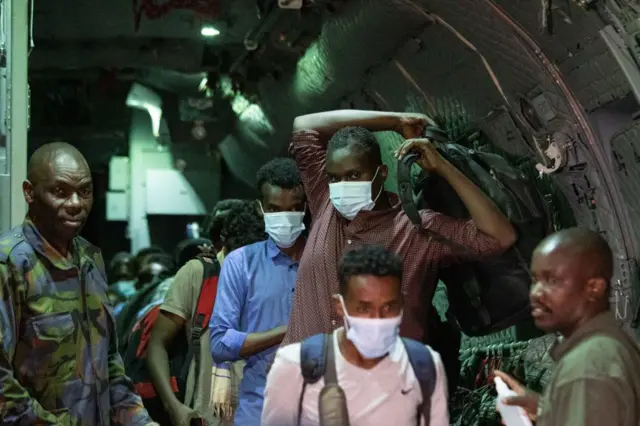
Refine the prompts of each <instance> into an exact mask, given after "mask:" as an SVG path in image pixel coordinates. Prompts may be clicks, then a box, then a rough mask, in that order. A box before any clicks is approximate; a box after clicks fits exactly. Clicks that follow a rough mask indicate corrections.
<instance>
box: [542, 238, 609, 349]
mask: <svg viewBox="0 0 640 426" xmlns="http://www.w3.org/2000/svg"><path fill="white" fill-rule="evenodd" d="M531 274H532V276H533V282H534V283H533V286H532V288H531V306H532V314H533V318H534V320H535V322H536V325H537V326H538V327H539V328H541V329H543V330H545V331H547V332H560V333H562V334H563V335H565V337H566V336H568V335H571V334H572V333H573V332H574V331H575V330H576V329H577V328H579V327H580V326H581V325H582V324H584V323H585V322H586V321H589V320H590V319H591V318H593V317H594V316H596V315H598V314H600V313H602V312H603V311H605V310H607V309H608V308H609V292H610V285H611V278H612V276H613V253H612V252H611V248H610V247H609V244H607V242H606V241H605V239H604V238H602V236H601V235H600V234H598V233H597V232H595V231H592V230H590V229H586V228H570V229H565V230H562V231H560V232H556V233H555V234H552V235H550V236H548V237H547V238H545V239H544V240H542V242H540V244H539V245H538V247H536V249H535V251H534V252H533V257H532V259H531Z"/></svg>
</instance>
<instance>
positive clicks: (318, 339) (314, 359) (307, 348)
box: [297, 334, 335, 425]
mask: <svg viewBox="0 0 640 426" xmlns="http://www.w3.org/2000/svg"><path fill="white" fill-rule="evenodd" d="M331 336H332V334H316V335H313V336H311V337H308V338H306V339H304V340H303V341H302V343H301V344H300V371H301V373H302V379H303V383H302V391H301V392H300V400H299V401H298V423H297V424H298V425H300V421H301V419H302V402H303V400H304V392H305V390H306V389H307V384H313V383H317V382H318V380H320V378H321V377H322V376H324V375H325V370H326V363H327V346H328V345H329V344H330V342H331ZM334 370H335V363H334ZM334 374H335V373H334Z"/></svg>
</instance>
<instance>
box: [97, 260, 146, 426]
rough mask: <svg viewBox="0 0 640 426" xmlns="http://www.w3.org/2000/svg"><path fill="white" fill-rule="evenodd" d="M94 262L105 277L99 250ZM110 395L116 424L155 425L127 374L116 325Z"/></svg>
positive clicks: (111, 351) (111, 344) (111, 350)
mask: <svg viewBox="0 0 640 426" xmlns="http://www.w3.org/2000/svg"><path fill="white" fill-rule="evenodd" d="M94 262H95V265H96V267H97V268H98V269H99V270H100V273H101V274H102V275H103V276H104V277H105V282H106V273H105V268H104V260H103V259H102V255H101V254H100V253H99V252H98V253H96V255H94ZM105 291H106V289H105ZM106 309H107V315H109V317H110V318H111V320H110V323H111V324H115V321H114V319H113V312H112V310H111V307H110V306H107V307H106ZM109 339H110V340H109V397H110V399H111V412H112V419H111V421H112V422H113V425H114V426H125V425H126V426H149V425H154V424H155V423H153V421H152V420H151V418H150V417H149V414H148V413H147V410H146V409H145V408H144V406H143V405H142V399H140V396H139V395H138V394H137V393H136V392H135V390H134V388H133V383H132V382H131V380H130V379H129V378H128V377H127V376H126V374H125V371H124V363H123V362H122V357H121V356H120V353H119V351H118V338H117V336H116V331H115V326H114V327H113V329H112V330H111V332H110V333H109Z"/></svg>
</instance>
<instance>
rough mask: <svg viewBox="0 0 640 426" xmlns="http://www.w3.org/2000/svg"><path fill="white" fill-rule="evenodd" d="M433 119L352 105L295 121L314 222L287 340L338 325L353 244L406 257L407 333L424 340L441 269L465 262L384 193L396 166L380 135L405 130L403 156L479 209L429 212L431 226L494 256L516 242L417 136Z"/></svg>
mask: <svg viewBox="0 0 640 426" xmlns="http://www.w3.org/2000/svg"><path fill="white" fill-rule="evenodd" d="M428 121H429V119H428V118H427V117H426V116H423V115H417V114H403V113H387V112H374V111H352V110H341V111H330V112H323V113H318V114H310V115H305V116H301V117H297V118H296V119H295V121H294V123H293V127H294V134H293V142H292V143H291V147H290V152H291V154H292V155H293V157H294V158H295V159H296V163H297V165H298V168H299V169H300V175H301V176H302V181H303V183H304V187H305V190H306V193H307V196H308V200H309V202H308V205H309V209H310V211H311V215H312V221H313V227H312V229H311V232H310V234H309V238H308V243H307V250H306V251H305V254H304V255H303V257H302V259H301V261H300V273H299V278H298V284H297V290H296V293H295V297H294V302H293V309H292V312H291V321H290V323H289V328H288V331H287V336H286V337H285V339H284V342H283V343H284V344H289V343H293V342H298V341H300V340H301V339H303V338H305V337H307V336H312V335H314V334H318V333H328V332H331V331H332V330H334V329H335V328H336V327H337V326H338V324H339V321H340V318H339V317H338V316H337V314H336V313H335V312H334V311H332V309H331V298H332V295H333V294H335V293H337V291H338V288H337V285H338V280H337V276H338V273H337V265H338V262H339V260H340V259H341V258H342V255H343V253H344V252H345V251H346V250H348V249H350V248H352V247H355V246H360V245H364V244H376V245H382V246H383V247H385V248H387V249H388V250H391V251H392V252H394V253H397V254H398V255H400V258H401V259H402V261H403V263H404V278H403V284H402V291H403V294H404V296H405V297H404V302H405V307H406V309H405V314H404V315H403V318H402V325H401V328H400V333H401V335H403V336H405V337H410V338H412V339H415V340H420V341H423V339H424V338H425V337H426V336H425V334H426V333H425V323H426V316H427V312H428V311H429V308H430V306H431V298H432V296H433V294H434V291H435V287H436V283H437V279H436V278H437V272H438V267H439V265H442V264H446V263H449V262H453V261H455V260H456V259H457V258H456V257H455V256H454V253H452V251H451V246H450V245H446V244H443V243H441V242H436V241H434V240H433V239H432V238H431V237H430V236H428V235H425V233H424V232H421V231H420V230H419V229H417V228H416V227H415V226H414V225H413V223H412V222H411V220H410V219H409V218H408V217H407V216H406V215H405V214H404V212H403V211H402V208H401V206H400V203H399V201H398V198H397V196H395V195H394V194H391V193H388V192H385V191H384V182H385V180H386V178H387V174H388V170H387V166H385V165H384V164H383V163H382V157H381V152H380V147H379V146H378V144H377V142H376V139H375V136H374V134H373V133H372V132H374V131H386V130H392V131H396V132H398V133H400V134H401V135H402V136H404V137H405V138H406V139H407V141H406V142H405V143H404V144H403V145H402V146H401V147H400V149H399V150H398V152H397V155H398V156H404V155H405V154H406V153H407V152H409V151H415V152H417V153H419V154H420V158H419V160H418V162H417V164H418V165H419V166H420V167H421V168H422V169H423V170H425V171H427V172H430V173H438V174H439V175H440V176H442V177H443V178H444V179H445V180H446V181H447V182H448V183H449V184H450V185H451V187H452V188H453V189H454V190H455V191H456V193H457V194H458V196H459V197H460V199H461V200H462V201H463V202H464V204H465V206H466V207H467V209H468V210H469V213H470V215H471V219H470V220H465V219H454V218H451V217H447V216H445V215H443V214H441V213H437V212H435V211H431V210H422V211H421V212H420V214H421V217H422V227H423V228H425V229H428V230H430V231H432V232H436V233H438V234H440V235H441V236H442V237H444V239H447V240H450V241H452V242H453V243H454V244H456V245H461V246H464V247H467V248H468V250H469V253H470V254H478V255H490V254H495V253H498V252H501V251H503V250H505V249H507V248H509V247H510V246H511V245H512V244H513V243H514V242H515V241H516V233H515V230H514V228H513V226H512V225H511V223H510V222H509V220H508V219H507V218H506V217H505V216H504V215H503V214H502V213H501V212H500V210H498V208H497V207H496V206H495V205H494V203H493V202H492V201H491V200H490V199H489V198H488V197H487V196H486V195H485V194H484V193H483V192H482V191H481V190H480V189H479V188H478V187H476V186H475V185H474V184H473V183H472V182H471V181H470V180H469V179H468V178H467V177H466V176H464V175H463V174H462V173H460V172H459V171H458V170H457V169H456V168H455V167H454V166H452V165H451V163H449V162H448V161H447V160H445V159H444V158H443V157H442V156H440V154H439V153H438V151H437V150H436V149H435V147H434V146H433V145H432V144H431V142H430V141H428V140H426V139H419V138H420V137H421V135H422V134H423V132H424V130H425V127H426V125H427V123H428ZM414 138H418V139H414ZM458 257H459V256H458Z"/></svg>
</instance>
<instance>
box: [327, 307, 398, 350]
mask: <svg viewBox="0 0 640 426" xmlns="http://www.w3.org/2000/svg"><path fill="white" fill-rule="evenodd" d="M338 297H340V303H341V304H342V310H343V311H344V326H345V328H346V330H347V339H349V340H350V341H351V342H352V343H353V344H354V345H355V347H356V349H358V352H360V355H362V357H363V358H367V359H375V358H381V357H383V356H385V355H386V354H388V353H389V352H391V350H392V349H393V347H394V346H395V344H396V342H397V340H398V336H399V335H400V323H401V322H402V313H400V315H398V316H397V317H394V318H358V317H352V316H349V314H348V313H347V308H346V307H345V305H344V299H343V298H342V296H341V295H339V296H338Z"/></svg>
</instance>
